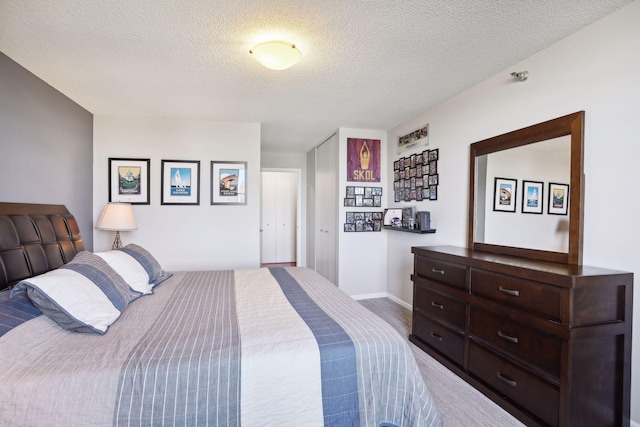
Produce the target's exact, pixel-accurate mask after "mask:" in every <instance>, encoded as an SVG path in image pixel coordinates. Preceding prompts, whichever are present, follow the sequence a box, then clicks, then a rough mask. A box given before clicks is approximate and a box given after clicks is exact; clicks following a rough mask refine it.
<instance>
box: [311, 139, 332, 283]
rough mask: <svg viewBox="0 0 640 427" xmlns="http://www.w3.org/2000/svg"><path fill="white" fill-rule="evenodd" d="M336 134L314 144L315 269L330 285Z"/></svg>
mask: <svg viewBox="0 0 640 427" xmlns="http://www.w3.org/2000/svg"><path fill="white" fill-rule="evenodd" d="M337 163H338V137H337V135H334V136H333V137H331V138H330V139H328V140H327V141H325V142H323V143H322V144H320V145H319V146H318V147H316V174H315V175H316V176H315V186H316V214H315V223H316V232H315V254H316V265H315V267H316V271H317V272H318V273H320V274H321V275H323V276H324V277H326V278H327V279H328V280H329V281H331V282H332V283H334V284H336V285H337V284H338V283H337V279H338V274H337V273H338V253H337V252H338V251H337V249H338V245H337V232H336V216H337V212H338V206H337V182H338V169H337Z"/></svg>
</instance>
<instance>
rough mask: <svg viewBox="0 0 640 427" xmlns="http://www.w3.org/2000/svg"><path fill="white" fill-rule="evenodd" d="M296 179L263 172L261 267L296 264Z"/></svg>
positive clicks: (283, 174) (285, 175)
mask: <svg viewBox="0 0 640 427" xmlns="http://www.w3.org/2000/svg"><path fill="white" fill-rule="evenodd" d="M297 179H298V177H297V175H296V174H295V173H293V172H268V171H265V172H262V223H261V238H262V257H261V259H262V264H273V263H285V262H286V263H290V262H296V243H295V242H296V229H297V223H296V218H297V215H296V209H297V188H298V187H297Z"/></svg>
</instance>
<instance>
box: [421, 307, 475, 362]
mask: <svg viewBox="0 0 640 427" xmlns="http://www.w3.org/2000/svg"><path fill="white" fill-rule="evenodd" d="M413 322H414V323H413V335H415V336H417V337H418V338H420V339H421V340H422V341H424V342H426V343H427V344H429V345H430V346H431V347H432V348H434V349H436V350H438V351H439V352H440V353H442V354H443V355H445V356H447V357H448V358H450V359H451V360H453V361H454V362H455V363H457V364H459V365H461V366H462V364H463V361H464V337H463V336H462V335H460V334H458V333H456V332H455V331H453V330H451V329H449V328H447V327H446V326H443V325H441V324H440V323H438V322H435V321H433V320H431V319H429V318H428V317H426V316H424V315H422V314H420V313H418V312H414V314H413Z"/></svg>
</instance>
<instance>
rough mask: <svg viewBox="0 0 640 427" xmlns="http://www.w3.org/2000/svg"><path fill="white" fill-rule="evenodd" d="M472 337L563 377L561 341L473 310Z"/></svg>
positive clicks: (482, 311)
mask: <svg viewBox="0 0 640 427" xmlns="http://www.w3.org/2000/svg"><path fill="white" fill-rule="evenodd" d="M470 323H471V328H470V335H471V336H473V337H475V338H478V339H481V340H483V341H485V342H487V343H489V344H491V345H493V346H495V347H497V348H499V349H502V350H504V351H506V352H507V353H509V354H511V355H513V356H514V357H516V358H518V359H521V360H523V361H525V362H527V363H529V364H530V365H532V366H535V367H537V368H539V369H541V370H542V371H544V372H546V373H548V374H549V375H551V376H552V377H553V378H555V379H558V378H559V376H560V340H559V339H557V338H553V337H550V336H548V335H546V334H543V333H541V332H538V331H536V330H534V329H530V328H527V327H525V326H521V325H519V324H517V323H513V322H510V321H509V320H507V319H503V318H501V317H498V316H495V315H493V314H491V313H489V312H487V311H484V310H480V309H477V308H475V307H471V322H470Z"/></svg>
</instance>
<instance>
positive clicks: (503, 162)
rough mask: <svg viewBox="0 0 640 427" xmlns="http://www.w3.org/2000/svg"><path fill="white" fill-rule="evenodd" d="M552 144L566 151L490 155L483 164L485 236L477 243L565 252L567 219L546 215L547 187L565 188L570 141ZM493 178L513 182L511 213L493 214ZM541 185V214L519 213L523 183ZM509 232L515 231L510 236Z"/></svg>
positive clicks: (523, 149) (521, 149)
mask: <svg viewBox="0 0 640 427" xmlns="http://www.w3.org/2000/svg"><path fill="white" fill-rule="evenodd" d="M560 141H561V140H560V139H556V140H554V142H555V143H557V144H559V145H561V144H562V145H565V146H566V150H562V151H560V152H558V151H534V150H531V149H530V148H529V146H525V147H518V148H517V149H511V150H505V151H501V152H499V153H491V155H490V156H489V160H488V162H487V175H486V191H485V203H484V205H485V223H484V225H485V230H484V232H485V235H484V240H481V239H478V238H477V236H476V241H477V242H484V243H491V244H494V245H503V246H517V247H525V248H530V249H541V250H547V251H556V252H568V251H569V217H568V216H565V215H550V214H548V204H549V183H550V182H553V183H561V184H569V181H570V169H571V168H570V164H571V155H570V154H571V145H570V144H571V139H570V138H569V137H568V136H566V137H563V139H562V141H564V142H560ZM495 178H509V179H515V180H516V181H517V184H516V194H515V195H514V197H515V213H513V212H501V211H494V197H495V194H494V192H495V185H494V183H495ZM525 180H528V181H538V182H542V183H543V185H542V194H541V195H538V197H539V198H540V201H541V203H542V211H543V212H542V214H529V213H524V214H523V213H522V197H523V192H524V188H523V187H524V181H525ZM513 230H518V232H517V233H513Z"/></svg>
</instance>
